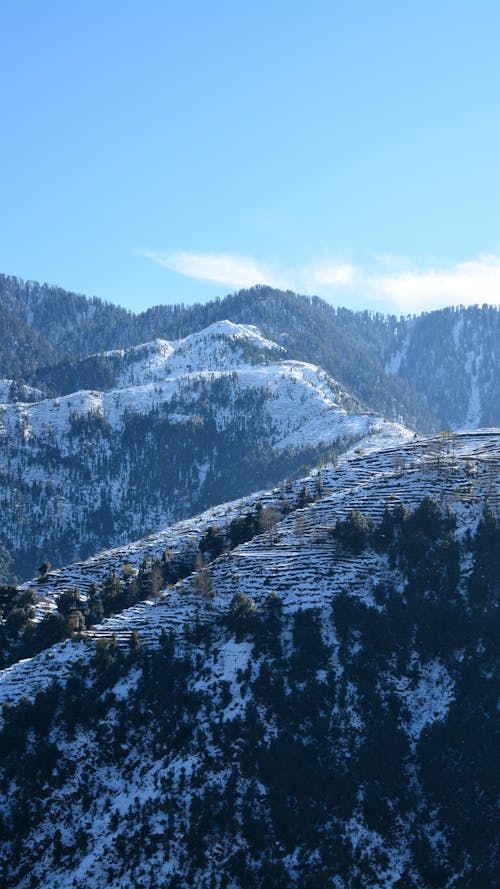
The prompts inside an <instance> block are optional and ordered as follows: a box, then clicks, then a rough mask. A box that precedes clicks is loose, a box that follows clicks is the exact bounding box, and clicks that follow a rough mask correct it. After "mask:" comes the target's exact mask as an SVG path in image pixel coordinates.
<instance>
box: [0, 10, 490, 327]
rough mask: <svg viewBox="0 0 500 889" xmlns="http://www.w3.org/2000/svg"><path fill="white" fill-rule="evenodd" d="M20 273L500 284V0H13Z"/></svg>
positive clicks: (11, 223) (67, 280) (9, 225)
mask: <svg viewBox="0 0 500 889" xmlns="http://www.w3.org/2000/svg"><path fill="white" fill-rule="evenodd" d="M0 28H1V33H2V53H1V56H0V68H1V71H0V74H1V76H0V96H1V108H2V138H1V141H0V170H1V173H0V175H1V182H0V184H1V196H2V212H1V216H0V227H1V230H0V271H2V272H4V273H6V274H15V275H19V276H21V277H23V278H25V279H34V280H38V281H47V282H49V283H51V284H58V285H60V286H63V287H65V288H67V289H69V290H76V291H78V292H82V293H86V294H88V295H93V294H95V295H97V296H100V297H101V298H103V299H108V300H110V301H112V302H117V303H120V304H121V305H124V306H126V307H127V308H131V309H134V310H136V311H137V310H141V309H143V308H147V307H148V306H150V305H155V304H158V303H160V302H180V301H183V302H193V301H205V300H207V299H211V298H213V297H215V296H223V295H225V294H226V293H228V292H233V291H234V290H237V289H239V288H240V287H242V286H249V285H251V284H253V283H270V284H274V285H276V286H281V287H289V288H291V289H293V290H297V291H299V292H302V293H316V294H319V295H320V296H323V297H325V298H326V299H328V300H329V301H330V302H332V303H333V304H335V305H346V306H350V307H353V308H360V307H363V308H373V309H377V310H382V311H391V312H403V313H406V312H416V311H420V310H423V309H430V308H433V307H437V306H441V305H449V304H458V303H463V304H467V303H477V302H478V303H482V302H496V303H500V213H499V207H500V175H499V165H500V113H499V105H500V53H499V52H498V47H499V46H500V4H499V3H498V2H497V0H488V2H485V0H475V2H474V3H472V2H471V0H467V2H463V0H453V2H451V0H450V2H445V0H434V2H427V0H419V2H416V0H415V2H407V3H402V2H401V0H399V2H392V0H390V2H389V0H370V2H369V0H364V2H360V0H358V2H356V0H351V2H347V0H346V2H337V0H329V2H320V0H310V2H309V3H307V4H305V3H304V2H302V0H301V2H294V0H288V2H281V0H267V2H265V3H264V2H260V0H252V3H244V4H243V3H241V4H238V3H235V2H234V0H233V2H221V0H211V2H208V0H206V2H199V0H198V2H194V0H184V2H180V0H178V2H170V0H163V2H151V0H143V2H141V3H139V2H136V0H129V2H127V0H119V2H118V0H99V2H95V0H85V2H84V0H71V2H69V0H64V2H55V0H1V2H0Z"/></svg>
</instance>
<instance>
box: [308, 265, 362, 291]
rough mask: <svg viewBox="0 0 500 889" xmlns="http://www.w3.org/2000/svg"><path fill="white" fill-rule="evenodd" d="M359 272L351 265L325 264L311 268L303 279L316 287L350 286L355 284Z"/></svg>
mask: <svg viewBox="0 0 500 889" xmlns="http://www.w3.org/2000/svg"><path fill="white" fill-rule="evenodd" d="M358 275H359V270H358V269H357V268H356V267H355V266H353V265H350V264H349V263H335V262H323V263H319V264H318V265H315V266H311V267H310V268H309V269H306V270H305V272H304V273H303V278H304V279H305V280H307V281H309V282H310V283H311V284H313V285H316V286H319V287H321V286H323V285H327V286H330V287H338V286H349V285H352V284H354V283H355V281H356V278H357V277H358Z"/></svg>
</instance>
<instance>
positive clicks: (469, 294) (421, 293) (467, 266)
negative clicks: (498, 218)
mask: <svg viewBox="0 0 500 889" xmlns="http://www.w3.org/2000/svg"><path fill="white" fill-rule="evenodd" d="M370 283H371V285H372V286H371V288H370V289H371V290H372V292H373V293H374V295H378V296H379V297H381V298H383V299H385V300H387V301H389V302H391V303H392V304H393V305H394V306H395V307H397V308H398V309H399V310H401V311H408V312H418V311H423V310H426V309H434V308H441V307H443V306H449V305H459V304H462V305H474V304H476V303H479V304H482V303H492V304H500V257H499V256H483V257H480V258H479V259H475V260H470V261H467V262H460V263H457V264H456V265H454V266H449V267H448V268H441V269H422V270H413V271H412V270H407V271H398V272H396V273H393V274H385V275H374V276H373V278H372V280H371V282H370Z"/></svg>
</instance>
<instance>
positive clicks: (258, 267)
mask: <svg viewBox="0 0 500 889" xmlns="http://www.w3.org/2000/svg"><path fill="white" fill-rule="evenodd" d="M141 253H142V255H143V256H146V257H147V258H148V259H152V260H153V262H156V263H158V264H159V265H162V266H164V267H165V268H167V269H170V270H171V271H173V272H178V273H179V274H180V275H185V276H187V277H188V278H198V279H199V280H202V281H213V282H215V283H217V284H224V285H225V286H227V287H252V286H253V285H254V284H269V285H270V286H272V287H285V288H286V287H289V286H290V282H289V280H288V279H287V278H286V277H285V276H283V275H281V274H279V272H276V271H274V270H273V269H271V268H269V267H268V266H266V265H265V264H263V263H261V262H259V261H258V260H256V259H253V258H252V257H249V256H238V255H236V254H231V253H189V252H187V251H184V250H177V251H172V252H169V253H155V252H154V251H152V250H142V251H141Z"/></svg>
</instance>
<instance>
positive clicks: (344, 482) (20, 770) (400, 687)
mask: <svg viewBox="0 0 500 889" xmlns="http://www.w3.org/2000/svg"><path fill="white" fill-rule="evenodd" d="M498 439H499V436H498V433H497V434H491V435H464V436H457V437H455V438H451V439H450V438H448V439H443V440H440V439H432V440H428V441H425V440H423V441H413V442H411V443H409V444H407V445H405V446H401V447H398V448H394V447H392V448H390V449H387V450H381V451H379V452H375V453H373V454H371V455H369V456H367V457H363V456H362V455H356V456H354V455H352V456H351V457H350V458H349V459H344V461H343V463H342V466H341V470H342V471H341V472H339V471H338V470H337V469H335V468H334V467H332V466H330V467H324V469H323V470H322V471H321V475H315V476H314V478H315V480H316V481H315V483H314V486H313V483H312V480H311V479H306V480H305V484H306V485H308V486H310V490H311V494H313V495H314V496H313V497H312V502H309V503H306V504H305V505H304V501H302V502H300V501H298V500H297V499H295V497H294V496H292V497H291V499H290V500H288V501H287V502H288V508H287V509H283V505H284V503H283V505H282V511H281V514H280V515H279V516H275V518H274V521H273V523H270V524H269V525H267V527H265V526H263V525H262V524H257V525H255V526H254V530H253V532H252V531H250V532H249V534H250V536H249V537H248V536H247V537H246V538H244V539H246V541H247V542H242V543H241V544H240V545H238V544H237V541H236V538H235V540H234V541H233V544H232V546H231V547H230V549H229V550H227V551H226V552H222V550H221V547H224V546H225V544H226V542H230V537H231V535H232V534H234V533H235V530H236V527H237V521H236V517H235V516H234V513H232V514H229V515H228V517H227V519H224V516H223V513H222V512H221V511H219V512H212V513H210V514H208V515H207V516H200V517H199V518H198V521H197V523H196V524H198V526H199V529H198V534H199V536H198V538H197V543H198V553H199V557H200V561H199V562H198V564H197V566H196V567H195V571H194V573H193V574H191V575H188V576H185V577H184V578H183V579H181V580H179V581H178V582H176V583H174V584H173V585H172V586H170V587H168V586H167V587H166V588H165V589H164V590H163V591H160V590H157V591H156V594H155V597H154V598H150V599H148V600H147V601H145V602H143V603H139V605H136V606H133V607H130V608H128V609H127V608H126V609H125V610H124V611H122V612H121V613H120V614H118V615H116V616H115V617H110V618H108V619H107V620H104V621H102V622H101V623H100V624H92V625H91V628H90V630H87V631H85V632H84V634H83V636H79V632H78V626H77V623H76V614H77V610H76V609H77V608H78V606H80V607H81V608H83V609H85V607H86V606H85V599H86V596H85V594H84V593H83V592H82V593H81V596H82V601H81V602H80V603H78V601H77V600H78V595H79V592H78V588H75V587H73V605H71V603H70V596H69V588H68V590H67V592H66V594H65V593H61V592H60V593H59V596H60V597H61V603H60V609H59V618H60V620H61V621H69V620H70V618H71V616H73V634H74V639H73V641H72V642H66V643H64V644H62V645H61V644H60V645H56V646H52V648H51V649H50V651H49V652H46V653H42V654H40V655H38V656H37V657H35V658H33V659H32V661H29V660H28V661H24V662H22V663H19V664H15V665H14V666H13V667H11V668H10V670H7V671H4V672H2V673H0V699H1V700H2V701H3V702H4V709H3V731H2V734H1V735H0V752H1V755H2V758H1V761H2V771H1V774H0V781H1V789H2V799H3V802H2V805H1V809H0V814H1V819H2V835H3V837H4V844H3V849H2V852H3V855H2V864H1V867H2V876H3V883H4V885H5V886H9V887H10V886H14V885H15V886H16V887H18V889H31V887H34V886H36V885H43V886H44V887H45V889H50V887H56V886H60V885H64V884H65V883H66V884H67V885H71V886H74V887H75V889H80V887H81V889H83V887H85V889H88V887H96V889H97V887H100V886H102V885H105V884H111V885H113V886H116V887H123V889H125V887H127V889H128V887H130V886H137V887H148V889H149V887H152V886H156V885H161V884H162V883H163V884H164V885H167V886H169V887H177V889H188V887H191V886H198V885H199V886H206V887H209V889H229V887H235V889H271V887H275V886H276V887H283V889H285V887H292V889H295V887H296V889H303V887H308V889H320V887H323V886H328V885H332V886H336V887H339V889H357V887H361V886H362V887H367V889H378V887H380V886H384V887H387V889H396V887H398V889H399V887H402V886H404V887H405V889H406V887H408V889H442V887H445V886H450V887H451V886H456V887H458V889H472V887H476V886H495V885H496V882H497V878H496V874H497V873H498V867H499V857H498V847H497V843H496V835H497V821H496V812H495V805H496V781H495V768H494V767H495V762H496V747H497V744H498V735H497V729H498V727H497V724H496V720H495V715H496V695H495V687H496V683H498V678H499V677H498V659H497V658H496V657H495V653H496V651H495V644H496V639H497V634H498V629H499V628H498V592H499V585H498V576H499V568H500V566H499V564H498V559H499V552H500V526H499V523H498V518H497V512H498V507H499V504H500V489H499V484H500V480H499V476H498V466H499V454H500V448H499V440H498ZM319 482H321V485H319ZM277 495H278V492H276V495H275V496H277ZM276 502H277V505H278V503H279V501H276ZM271 503H272V495H268V501H267V504H268V505H266V506H264V507H263V506H262V504H261V509H270V508H271V506H270V504H271ZM248 506H250V504H248ZM247 508H248V507H246V506H245V502H242V503H241V504H240V509H241V519H242V520H245V521H246V519H245V514H246V510H247ZM253 509H254V510H255V503H253ZM275 511H276V510H275ZM231 515H232V516H233V517H232V518H231ZM242 528H243V522H242V525H241V529H242ZM209 529H210V533H208V532H209ZM186 530H187V529H186ZM172 532H174V529H172ZM234 544H236V545H234ZM143 545H144V547H145V548H146V549H147V546H148V542H147V541H144V542H143ZM218 553H219V554H218ZM123 555H124V554H122V558H123ZM135 555H138V553H136V554H135ZM111 558H112V554H110V559H111ZM89 567H90V566H89ZM79 571H80V567H79V566H74V571H73V577H71V571H69V572H68V575H67V579H66V582H67V584H71V583H72V582H73V584H75V583H77V578H78V576H79ZM130 571H133V566H132V565H130V567H129V574H130ZM115 582H116V583H119V582H120V581H119V580H118V577H117V576H116V575H115ZM127 582H128V581H127ZM121 583H122V585H125V580H122V581H121ZM42 586H43V584H42ZM106 590H108V585H106V584H104V585H103V586H102V588H101V589H99V586H97V587H96V589H94V590H93V591H92V593H91V596H90V597H89V599H88V601H89V602H90V603H91V604H92V607H95V604H96V603H97V602H99V601H101V604H102V603H103V602H104V594H105V592H106ZM71 609H73V610H71ZM75 632H76V635H75ZM9 700H10V701H11V702H12V703H11V704H10V705H7V704H6V702H7V701H9ZM47 739H49V741H48V740H47ZM56 823H57V829H54V824H56Z"/></svg>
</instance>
